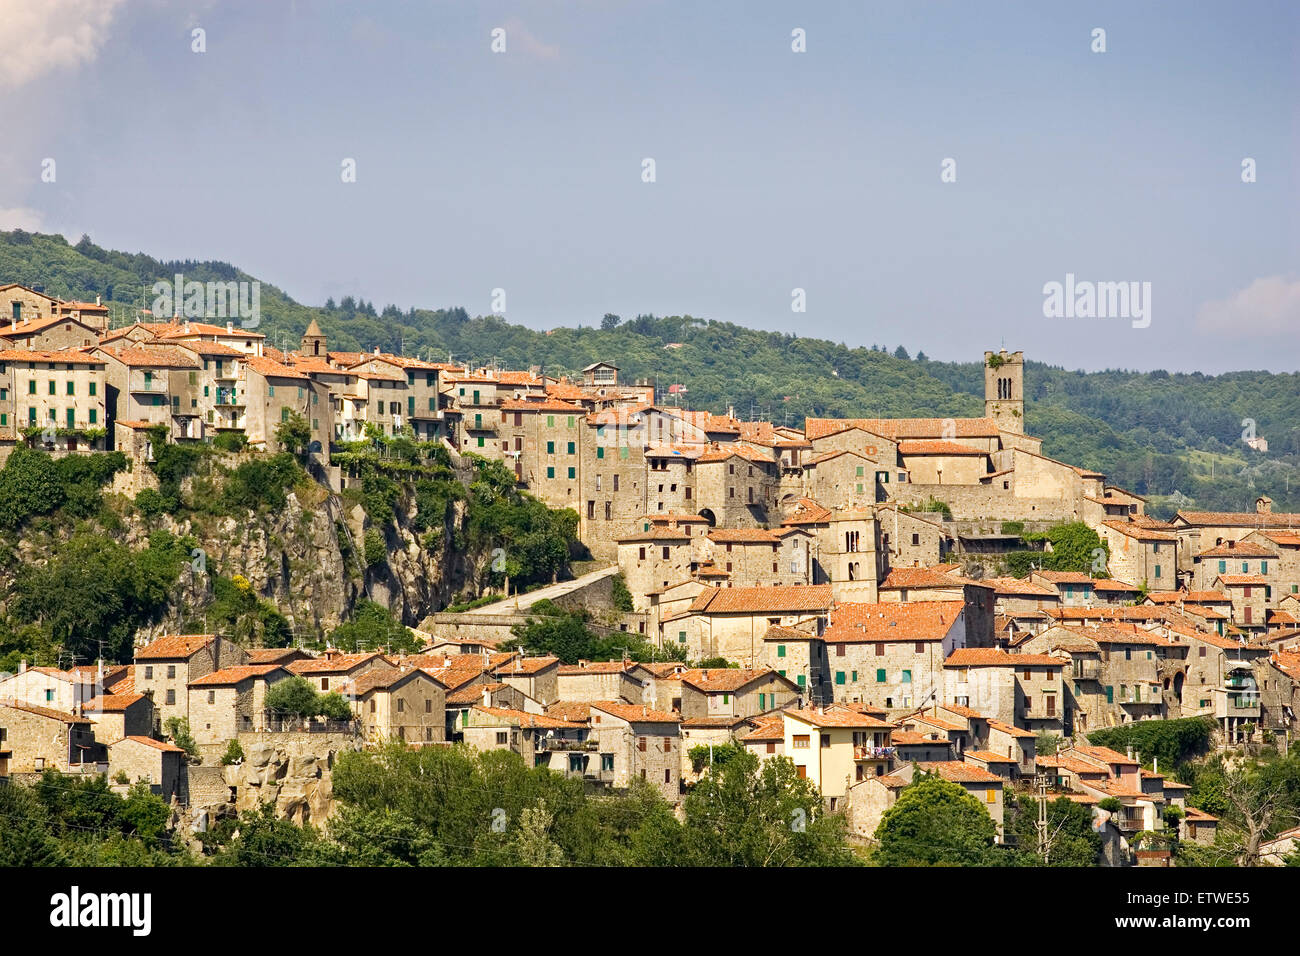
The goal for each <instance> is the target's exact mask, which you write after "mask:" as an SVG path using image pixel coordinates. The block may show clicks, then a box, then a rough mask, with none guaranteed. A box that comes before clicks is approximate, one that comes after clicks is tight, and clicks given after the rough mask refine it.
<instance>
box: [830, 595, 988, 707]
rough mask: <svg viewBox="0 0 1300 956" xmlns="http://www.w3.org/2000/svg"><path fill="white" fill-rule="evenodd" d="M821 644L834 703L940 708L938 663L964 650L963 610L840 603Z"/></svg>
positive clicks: (948, 605)
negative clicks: (927, 705) (825, 656)
mask: <svg viewBox="0 0 1300 956" xmlns="http://www.w3.org/2000/svg"><path fill="white" fill-rule="evenodd" d="M824 639H825V642H826V649H827V658H828V661H829V667H830V671H831V673H832V688H833V692H834V696H835V700H837V701H852V702H860V703H863V704H871V705H874V706H876V707H883V708H885V709H886V710H911V709H915V708H918V707H922V706H925V705H926V704H928V703H941V702H942V701H941V700H940V698H941V697H942V695H943V689H944V688H943V663H944V661H945V660H947V658H948V657H949V656H950V655H951V654H952V652H953V651H954V650H956V649H957V648H959V647H965V646H966V622H965V605H964V604H963V603H962V602H961V601H915V602H911V603H907V604H902V603H881V604H841V605H839V606H837V607H836V608H834V610H833V611H832V612H831V616H830V626H829V627H828V628H827V629H826V632H825V634H824Z"/></svg>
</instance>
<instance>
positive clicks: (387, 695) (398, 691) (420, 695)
mask: <svg viewBox="0 0 1300 956" xmlns="http://www.w3.org/2000/svg"><path fill="white" fill-rule="evenodd" d="M346 696H347V697H349V698H350V699H351V701H352V708H353V710H354V712H355V713H356V715H357V717H358V719H360V721H361V728H362V732H363V733H364V734H365V735H366V738H367V739H369V740H371V741H376V742H378V741H387V740H393V739H397V740H401V741H405V742H406V743H408V744H428V743H442V742H443V741H444V740H446V737H447V691H446V688H444V687H443V686H442V684H440V683H439V682H438V681H436V680H435V679H434V678H433V677H432V676H430V675H429V673H428V672H426V671H423V670H421V669H420V668H418V667H412V668H407V669H405V670H397V669H387V668H376V669H374V670H370V671H367V672H366V673H364V674H362V675H361V676H360V677H358V678H356V679H355V680H354V681H352V683H351V684H350V685H349V686H348V687H347V688H346Z"/></svg>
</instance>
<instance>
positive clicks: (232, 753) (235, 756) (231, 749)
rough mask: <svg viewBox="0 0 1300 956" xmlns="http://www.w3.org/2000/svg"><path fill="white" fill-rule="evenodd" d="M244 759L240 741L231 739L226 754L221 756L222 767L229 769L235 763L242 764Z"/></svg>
mask: <svg viewBox="0 0 1300 956" xmlns="http://www.w3.org/2000/svg"><path fill="white" fill-rule="evenodd" d="M243 759H244V748H243V747H241V746H239V741H238V740H235V739H233V738H232V739H231V741H230V743H228V744H226V752H225V753H223V754H222V755H221V766H223V767H229V766H230V765H231V764H234V763H241V762H242V761H243Z"/></svg>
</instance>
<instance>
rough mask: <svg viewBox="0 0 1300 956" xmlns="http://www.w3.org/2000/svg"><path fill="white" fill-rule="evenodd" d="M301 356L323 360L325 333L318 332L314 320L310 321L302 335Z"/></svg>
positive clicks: (318, 329) (317, 326) (318, 327)
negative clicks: (317, 357)
mask: <svg viewBox="0 0 1300 956" xmlns="http://www.w3.org/2000/svg"><path fill="white" fill-rule="evenodd" d="M302 354H303V355H306V356H309V357H316V356H319V357H320V358H322V359H323V358H325V333H324V332H322V331H321V330H320V326H319V325H317V324H316V320H315V319H312V320H311V323H310V324H309V325H308V326H307V331H306V332H304V333H303V334H302Z"/></svg>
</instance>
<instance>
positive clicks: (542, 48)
mask: <svg viewBox="0 0 1300 956" xmlns="http://www.w3.org/2000/svg"><path fill="white" fill-rule="evenodd" d="M505 29H506V51H507V52H514V51H516V50H518V51H520V52H522V53H525V54H527V55H528V56H530V57H532V58H534V59H537V60H558V59H559V58H560V48H559V47H558V46H556V45H555V44H553V43H543V42H542V41H541V40H539V39H538V38H537V37H536V36H534V35H533V32H532V31H531V30H529V29H528V27H527V26H525V25H524V22H523V21H522V20H520V19H518V18H515V17H512V18H510V19H509V20H507V21H506V24H505Z"/></svg>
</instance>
